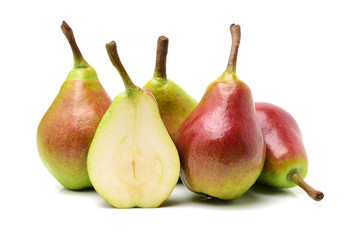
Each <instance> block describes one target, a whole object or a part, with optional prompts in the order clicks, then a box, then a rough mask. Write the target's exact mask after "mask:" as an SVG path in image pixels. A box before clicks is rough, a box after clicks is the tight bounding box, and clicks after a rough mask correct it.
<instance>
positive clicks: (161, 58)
mask: <svg viewBox="0 0 360 240" xmlns="http://www.w3.org/2000/svg"><path fill="white" fill-rule="evenodd" d="M168 46H169V39H168V38H167V37H165V36H160V37H159V39H158V42H157V49H156V63H155V71H154V77H159V78H162V79H163V80H165V81H166V57H167V53H168Z"/></svg>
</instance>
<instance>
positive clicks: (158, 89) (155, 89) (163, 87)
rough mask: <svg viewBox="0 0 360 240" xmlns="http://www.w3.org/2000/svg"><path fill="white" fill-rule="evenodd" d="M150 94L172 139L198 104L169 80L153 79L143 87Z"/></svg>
mask: <svg viewBox="0 0 360 240" xmlns="http://www.w3.org/2000/svg"><path fill="white" fill-rule="evenodd" d="M143 88H144V89H146V90H148V91H149V92H151V94H152V95H153V96H154V97H155V99H156V101H157V104H158V106H159V110H160V115H161V118H162V120H163V122H164V124H165V126H166V129H167V130H168V132H169V134H170V136H171V138H172V139H175V134H176V132H177V130H178V129H179V127H180V125H181V124H182V123H183V121H184V120H185V119H186V118H187V116H189V114H190V113H191V112H192V111H193V110H194V109H195V107H196V106H197V104H198V102H197V101H196V100H195V99H194V98H192V97H191V96H190V95H189V94H187V93H186V92H185V91H184V90H183V89H182V88H181V87H180V86H179V85H177V84H176V83H175V82H173V81H171V80H169V79H163V78H160V77H154V78H153V79H151V80H149V81H148V82H147V83H146V84H145V85H144V87H143Z"/></svg>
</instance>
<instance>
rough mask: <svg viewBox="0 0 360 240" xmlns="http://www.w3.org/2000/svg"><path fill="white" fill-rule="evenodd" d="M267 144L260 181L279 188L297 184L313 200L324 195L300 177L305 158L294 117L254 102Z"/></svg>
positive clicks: (304, 172) (304, 173)
mask: <svg viewBox="0 0 360 240" xmlns="http://www.w3.org/2000/svg"><path fill="white" fill-rule="evenodd" d="M255 108H256V113H257V116H258V119H259V121H260V126H261V129H262V132H263V135H264V139H265V144H266V160H265V165H264V168H263V170H262V173H261V175H260V177H259V179H258V181H259V182H262V183H265V184H268V185H270V186H274V187H279V188H291V187H294V186H297V185H298V186H300V187H301V188H302V189H304V190H305V192H306V193H307V194H308V195H309V196H310V197H311V198H312V199H314V200H315V201H320V200H321V199H323V198H324V194H323V193H322V192H320V191H318V190H315V189H314V188H312V187H311V186H310V185H308V184H307V183H306V182H305V181H304V180H303V179H304V178H305V177H306V174H307V171H308V158H307V154H306V151H305V147H304V143H303V137H302V133H301V131H300V128H299V126H298V124H297V122H296V121H295V119H294V118H293V117H292V116H291V115H290V113H288V112H287V111H285V110H284V109H282V108H280V107H278V106H276V105H274V104H271V103H265V102H257V103H255Z"/></svg>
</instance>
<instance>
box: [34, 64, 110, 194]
mask: <svg viewBox="0 0 360 240" xmlns="http://www.w3.org/2000/svg"><path fill="white" fill-rule="evenodd" d="M110 104H111V99H110V97H109V96H108V95H107V93H106V92H105V90H104V88H103V87H102V85H101V83H100V82H99V79H98V77H97V74H96V72H95V70H94V69H93V68H92V67H90V66H89V65H88V64H85V66H83V65H75V66H74V68H73V69H72V70H71V71H70V73H69V75H68V77H67V79H66V81H65V82H64V83H63V85H62V87H61V89H60V91H59V93H58V95H57V96H56V98H55V99H54V101H53V103H52V104H51V106H50V108H49V109H48V110H47V112H46V113H45V115H44V117H43V118H42V120H41V122H40V124H39V127H38V131H37V138H36V140H37V148H38V152H39V155H40V158H41V160H42V162H43V163H44V165H45V167H46V168H47V169H48V170H49V172H50V173H51V174H52V175H53V176H54V177H55V178H56V179H57V180H58V181H59V182H60V183H61V184H62V185H63V186H64V187H66V188H68V189H73V190H79V189H83V188H88V187H91V186H92V185H91V182H90V180H89V176H88V173H87V166H86V161H87V154H88V150H89V147H90V143H91V141H92V139H93V136H94V134H95V131H96V128H97V126H98V124H99V122H100V120H101V118H102V116H103V115H104V114H105V112H106V110H107V109H108V107H109V106H110Z"/></svg>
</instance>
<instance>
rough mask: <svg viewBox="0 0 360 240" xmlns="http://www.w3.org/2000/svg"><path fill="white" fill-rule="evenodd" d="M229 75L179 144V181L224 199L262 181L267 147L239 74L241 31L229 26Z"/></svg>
mask: <svg viewBox="0 0 360 240" xmlns="http://www.w3.org/2000/svg"><path fill="white" fill-rule="evenodd" d="M230 30H231V35H232V40H233V43H232V47H231V53H230V58H229V62H228V67H227V69H226V71H225V72H224V73H223V74H222V75H221V76H220V77H219V78H218V79H216V80H215V81H214V82H212V83H211V84H210V85H209V86H208V88H207V89H206V92H205V94H204V96H203V97H202V99H201V101H200V102H199V104H198V105H197V107H196V108H195V109H194V111H193V112H192V113H191V114H190V115H189V116H188V117H187V118H186V119H185V121H184V122H183V123H182V124H181V126H180V128H179V130H178V132H177V134H176V137H175V143H176V146H177V148H178V151H179V154H180V160H181V173H180V176H181V180H182V181H183V183H184V184H185V185H186V186H187V187H188V188H189V189H190V190H191V191H193V192H196V193H203V194H206V195H208V196H212V197H216V198H219V199H223V200H232V199H235V198H238V197H240V196H241V195H242V194H244V193H245V192H246V191H247V190H248V189H249V188H250V187H251V186H252V185H253V184H254V183H255V181H256V179H257V178H258V177H259V175H260V173H261V170H262V168H263V165H264V158H265V144H264V139H263V135H262V133H261V128H260V125H259V122H258V119H257V117H256V113H255V107H254V102H253V98H252V94H251V91H250V88H249V87H248V86H247V85H246V84H245V83H244V82H243V81H241V80H239V79H238V78H237V76H236V74H235V72H236V60H237V53H238V48H239V43H240V26H239V25H234V24H233V25H231V27H230Z"/></svg>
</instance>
